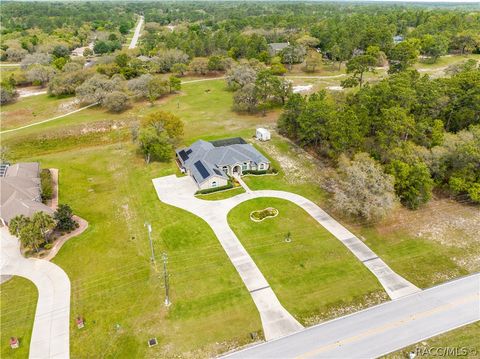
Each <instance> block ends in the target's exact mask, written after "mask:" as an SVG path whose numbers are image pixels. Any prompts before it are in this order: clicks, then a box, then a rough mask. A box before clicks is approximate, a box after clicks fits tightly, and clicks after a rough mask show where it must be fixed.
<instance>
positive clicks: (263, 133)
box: [255, 127, 271, 141]
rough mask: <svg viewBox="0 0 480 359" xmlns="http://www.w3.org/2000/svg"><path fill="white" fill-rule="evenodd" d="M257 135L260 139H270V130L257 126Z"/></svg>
mask: <svg viewBox="0 0 480 359" xmlns="http://www.w3.org/2000/svg"><path fill="white" fill-rule="evenodd" d="M255 137H256V138H257V140H259V141H268V140H270V137H271V136H270V131H269V130H267V129H266V128H262V127H260V128H257V133H256V134H255Z"/></svg>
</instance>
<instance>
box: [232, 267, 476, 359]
mask: <svg viewBox="0 0 480 359" xmlns="http://www.w3.org/2000/svg"><path fill="white" fill-rule="evenodd" d="M479 295H480V274H475V275H471V276H469V277H464V278H461V279H457V280H454V281H451V282H448V283H445V284H442V285H439V286H436V287H433V288H430V289H426V290H424V291H421V292H419V293H415V294H412V295H409V296H406V297H403V298H400V299H396V300H393V301H391V302H387V303H384V304H381V305H378V306H375V307H372V308H369V309H366V310H363V311H361V312H358V313H355V314H352V315H348V316H345V317H341V318H338V319H335V320H332V321H329V322H326V323H323V324H320V325H317V326H314V327H310V328H308V329H305V330H303V331H301V332H298V333H295V334H292V335H289V336H287V337H284V338H280V339H276V340H272V341H269V342H267V343H263V344H260V345H257V346H254V347H251V348H248V349H245V350H242V351H238V352H235V353H231V354H229V355H226V356H224V357H225V358H374V357H379V356H381V355H385V354H387V353H390V352H393V351H396V350H398V349H401V348H404V347H406V346H408V345H411V344H414V343H417V342H420V341H422V340H425V339H427V338H430V337H432V336H435V335H438V334H441V333H444V332H446V331H449V330H452V329H455V328H458V327H460V326H463V325H466V324H469V323H473V322H475V321H478V320H480V297H479Z"/></svg>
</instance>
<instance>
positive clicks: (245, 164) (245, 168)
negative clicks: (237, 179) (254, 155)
mask: <svg viewBox="0 0 480 359" xmlns="http://www.w3.org/2000/svg"><path fill="white" fill-rule="evenodd" d="M247 169H248V163H247V162H244V163H243V165H242V170H243V171H246V170H247Z"/></svg>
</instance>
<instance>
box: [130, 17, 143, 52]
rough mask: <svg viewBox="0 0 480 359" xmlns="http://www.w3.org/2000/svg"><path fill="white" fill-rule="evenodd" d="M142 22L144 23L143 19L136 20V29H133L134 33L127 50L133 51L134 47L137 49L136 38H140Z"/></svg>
mask: <svg viewBox="0 0 480 359" xmlns="http://www.w3.org/2000/svg"><path fill="white" fill-rule="evenodd" d="M143 21H144V17H143V16H140V19H139V20H138V23H137V27H136V28H135V32H134V34H133V37H132V41H131V42H130V45H128V48H129V49H134V48H135V47H137V42H138V38H139V37H140V31H141V30H142V26H143Z"/></svg>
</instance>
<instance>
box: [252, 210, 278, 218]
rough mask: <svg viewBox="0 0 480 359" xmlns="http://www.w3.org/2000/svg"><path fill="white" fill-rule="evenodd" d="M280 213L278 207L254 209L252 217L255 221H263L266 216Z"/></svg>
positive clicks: (274, 215)
mask: <svg viewBox="0 0 480 359" xmlns="http://www.w3.org/2000/svg"><path fill="white" fill-rule="evenodd" d="M277 215H278V209H276V208H273V207H269V208H265V209H262V210H260V211H253V212H252V213H250V218H252V219H253V220H255V221H263V220H264V219H265V218H269V217H276V216H277Z"/></svg>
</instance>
